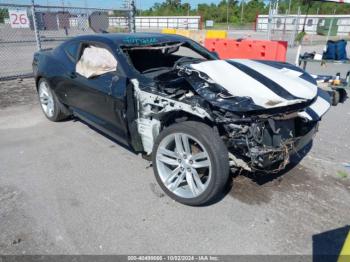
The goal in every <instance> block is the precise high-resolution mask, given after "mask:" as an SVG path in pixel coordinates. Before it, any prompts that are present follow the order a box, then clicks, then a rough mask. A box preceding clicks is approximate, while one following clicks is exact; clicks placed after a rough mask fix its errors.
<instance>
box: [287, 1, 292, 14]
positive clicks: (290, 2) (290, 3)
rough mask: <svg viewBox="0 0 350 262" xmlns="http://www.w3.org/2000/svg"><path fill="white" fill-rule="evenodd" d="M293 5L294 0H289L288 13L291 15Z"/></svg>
mask: <svg viewBox="0 0 350 262" xmlns="http://www.w3.org/2000/svg"><path fill="white" fill-rule="evenodd" d="M291 5H292V0H289V4H288V15H290V7H291Z"/></svg>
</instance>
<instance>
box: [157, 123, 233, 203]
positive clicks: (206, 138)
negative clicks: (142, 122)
mask: <svg viewBox="0 0 350 262" xmlns="http://www.w3.org/2000/svg"><path fill="white" fill-rule="evenodd" d="M152 160H153V168H154V173H155V176H156V179H157V181H158V183H159V185H160V186H161V187H162V189H163V190H164V191H165V193H167V194H168V195H169V196H170V197H171V198H173V199H174V200H176V201H178V202H180V203H183V204H187V205H203V204H206V203H208V202H211V201H213V200H214V199H215V198H216V197H218V196H219V195H220V194H221V193H222V192H223V190H224V187H225V185H226V183H227V180H228V176H229V159H228V152H227V149H226V146H225V145H224V143H223V141H222V140H221V138H220V137H219V135H218V134H217V133H215V132H214V131H213V129H212V128H211V127H209V126H208V125H205V124H203V123H200V122H192V121H188V122H182V123H178V124H174V125H172V126H170V127H168V128H166V129H165V130H164V131H163V132H161V133H160V134H159V136H158V137H157V140H156V143H155V145H154V149H153V159H152Z"/></svg>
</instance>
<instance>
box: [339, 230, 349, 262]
mask: <svg viewBox="0 0 350 262" xmlns="http://www.w3.org/2000/svg"><path fill="white" fill-rule="evenodd" d="M338 262H350V231H349V233H348V236H347V237H346V239H345V242H344V245H343V248H342V250H341V252H340V255H339V258H338Z"/></svg>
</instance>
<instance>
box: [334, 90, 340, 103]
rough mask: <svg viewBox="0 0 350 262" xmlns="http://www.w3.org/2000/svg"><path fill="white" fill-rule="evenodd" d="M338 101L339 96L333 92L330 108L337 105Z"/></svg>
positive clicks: (337, 92)
mask: <svg viewBox="0 0 350 262" xmlns="http://www.w3.org/2000/svg"><path fill="white" fill-rule="evenodd" d="M339 101H340V94H339V91H338V90H334V91H333V96H332V106H336V105H338V103H339Z"/></svg>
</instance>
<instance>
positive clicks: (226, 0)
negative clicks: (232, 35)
mask: <svg viewBox="0 0 350 262" xmlns="http://www.w3.org/2000/svg"><path fill="white" fill-rule="evenodd" d="M226 1H227V2H226V26H227V30H229V29H230V28H229V25H228V3H229V0H226Z"/></svg>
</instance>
